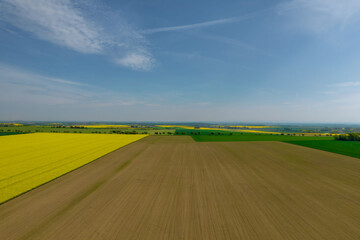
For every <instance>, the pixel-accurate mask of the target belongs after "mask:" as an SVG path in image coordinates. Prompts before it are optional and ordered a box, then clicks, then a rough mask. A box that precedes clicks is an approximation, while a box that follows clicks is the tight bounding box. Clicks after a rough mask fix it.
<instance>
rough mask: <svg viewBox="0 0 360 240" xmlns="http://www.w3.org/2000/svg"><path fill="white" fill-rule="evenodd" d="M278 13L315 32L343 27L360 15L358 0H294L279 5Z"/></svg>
mask: <svg viewBox="0 0 360 240" xmlns="http://www.w3.org/2000/svg"><path fill="white" fill-rule="evenodd" d="M278 13H279V14H281V15H285V16H288V17H290V18H291V19H292V21H293V22H294V23H296V24H297V25H298V26H300V27H302V28H305V29H307V30H310V31H312V32H315V33H318V34H319V33H324V32H327V31H329V30H331V29H333V28H343V27H344V26H346V25H347V24H349V23H350V22H351V21H353V20H354V19H355V18H358V17H359V13H360V1H358V0H341V1H339V0H292V1H289V2H284V3H282V4H280V5H279V8H278Z"/></svg>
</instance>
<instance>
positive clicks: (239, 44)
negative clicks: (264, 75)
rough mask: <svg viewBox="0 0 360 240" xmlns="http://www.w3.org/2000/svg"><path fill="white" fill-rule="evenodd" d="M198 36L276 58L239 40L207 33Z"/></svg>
mask: <svg viewBox="0 0 360 240" xmlns="http://www.w3.org/2000/svg"><path fill="white" fill-rule="evenodd" d="M196 36H198V37H201V38H205V39H209V40H213V41H216V42H220V43H224V44H228V45H232V46H235V47H239V48H242V49H246V50H249V51H251V52H253V53H256V54H260V55H264V56H271V57H274V55H272V54H269V53H266V52H265V51H263V50H261V49H260V48H257V47H255V46H253V45H250V44H248V43H245V42H243V41H240V40H237V39H233V38H229V37H224V36H219V35H213V34H205V33H201V34H197V35H196Z"/></svg>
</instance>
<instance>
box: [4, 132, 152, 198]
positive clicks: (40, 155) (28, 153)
mask: <svg viewBox="0 0 360 240" xmlns="http://www.w3.org/2000/svg"><path fill="white" fill-rule="evenodd" d="M145 136H147V135H105V134H70V133H69V134H66V133H65V134H64V133H33V134H21V135H11V136H1V137H0V146H1V148H0V203H2V202H4V201H7V200H9V199H11V198H13V197H15V196H17V195H19V194H21V193H24V192H26V191H29V190H31V189H33V188H35V187H37V186H39V185H41V184H44V183H46V182H48V181H50V180H52V179H54V178H57V177H59V176H61V175H63V174H65V173H67V172H69V171H72V170H74V169H76V168H78V167H80V166H83V165H84V164H87V163H89V162H91V161H93V160H95V159H97V158H99V157H101V156H103V155H105V154H107V153H109V152H111V151H114V150H116V149H118V148H120V147H122V146H125V145H127V144H129V143H132V142H134V141H137V140H139V139H141V138H143V137H145Z"/></svg>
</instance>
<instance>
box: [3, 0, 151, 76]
mask: <svg viewBox="0 0 360 240" xmlns="http://www.w3.org/2000/svg"><path fill="white" fill-rule="evenodd" d="M89 6H90V5H89ZM92 7H93V8H95V7H96V6H94V5H93V6H92ZM84 8H86V6H85V7H84V6H81V7H80V6H77V5H76V4H75V3H74V2H73V1H70V0H27V1H23V0H3V1H2V2H0V20H1V21H3V22H6V23H8V24H11V25H13V26H15V27H17V28H18V29H21V30H23V31H26V32H29V33H31V34H33V35H34V36H36V37H37V38H39V39H41V40H45V41H48V42H51V43H53V44H56V45H60V46H63V47H67V48H69V49H72V50H74V51H77V52H80V53H85V54H101V55H105V56H108V57H110V58H113V59H124V61H118V60H116V61H115V62H116V63H118V64H120V65H123V66H125V67H130V68H133V69H136V70H146V69H150V68H151V66H152V64H153V62H154V60H153V57H152V55H151V53H150V52H149V51H148V50H147V47H146V40H145V38H144V37H143V36H142V35H141V34H140V33H138V32H137V31H135V30H134V29H133V28H131V27H130V25H129V24H127V23H126V21H124V20H123V19H120V18H119V19H117V20H118V21H116V22H112V23H111V24H112V25H111V28H109V26H105V25H104V24H102V21H101V20H99V19H97V18H98V17H99V16H101V12H96V13H95V14H94V16H89V14H88V13H89V12H92V11H93V12H94V9H91V11H90V10H89V11H85V10H84ZM98 11H100V10H98ZM106 17H108V15H107V16H106ZM104 18H105V16H104ZM118 31H121V34H117V33H116V32H118ZM134 55H136V56H138V57H139V58H142V59H143V61H137V62H133V63H132V64H128V63H127V61H125V60H126V59H128V58H129V56H134Z"/></svg>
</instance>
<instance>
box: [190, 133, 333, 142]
mask: <svg viewBox="0 0 360 240" xmlns="http://www.w3.org/2000/svg"><path fill="white" fill-rule="evenodd" d="M192 138H193V139H194V140H195V141H197V142H238V141H324V140H328V141H329V140H330V141H331V140H333V137H310V136H287V135H270V134H261V135H256V134H242V135H240V134H238V135H220V136H211V135H192Z"/></svg>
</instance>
